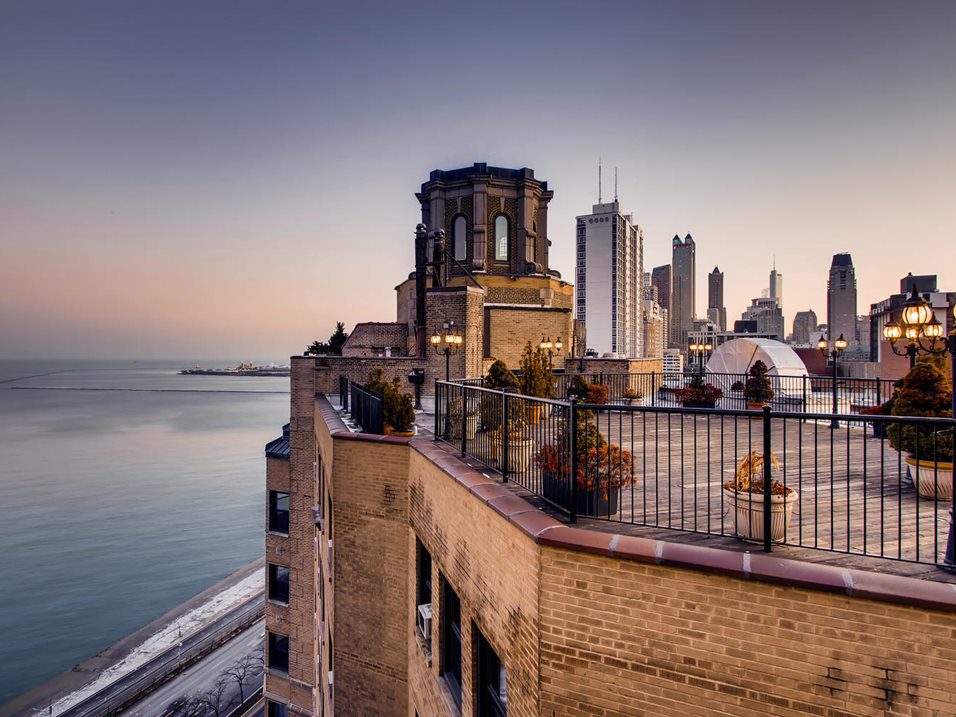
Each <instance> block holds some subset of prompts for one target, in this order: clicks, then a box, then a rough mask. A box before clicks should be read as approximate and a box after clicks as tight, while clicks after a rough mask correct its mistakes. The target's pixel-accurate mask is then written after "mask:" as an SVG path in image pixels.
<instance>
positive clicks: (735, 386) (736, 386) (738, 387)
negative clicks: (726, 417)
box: [730, 380, 744, 393]
mask: <svg viewBox="0 0 956 717" xmlns="http://www.w3.org/2000/svg"><path fill="white" fill-rule="evenodd" d="M730 390H731V391H734V392H735V393H740V392H741V391H743V390H744V382H743V381H739V380H738V381H734V382H733V383H732V384H730Z"/></svg>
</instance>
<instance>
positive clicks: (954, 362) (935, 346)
mask: <svg viewBox="0 0 956 717" xmlns="http://www.w3.org/2000/svg"><path fill="white" fill-rule="evenodd" d="M952 311H953V319H954V321H953V323H954V328H953V330H952V331H950V332H949V336H945V333H946V327H944V326H943V324H942V323H940V321H939V320H938V319H937V318H936V316H935V315H934V313H933V307H932V306H930V304H929V302H928V301H926V300H925V299H923V298H922V297H921V296H920V295H919V292H918V291H917V290H916V286H915V285H914V286H913V288H912V291H911V292H910V295H909V298H908V299H907V300H906V303H905V304H903V310H902V311H901V312H900V320H899V321H898V322H890V323H889V324H887V325H886V326H884V327H883V338H884V339H886V340H887V341H889V342H890V348H892V349H893V353H895V354H896V355H897V356H909V359H910V368H913V366H915V365H916V355H917V354H941V353H945V352H949V364H950V370H951V371H952V379H951V384H952V396H951V398H950V416H951V417H953V418H956V306H954V307H953V308H952ZM903 337H905V338H906V346H905V347H904V349H903V350H902V351H900V350H897V348H896V342H897V341H899V340H901V339H902V338H903ZM924 339H927V340H928V341H929V343H928V345H927V344H925V343H923V340H924ZM954 440H956V436H954ZM939 567H940V568H941V569H942V570H946V571H947V572H951V573H952V572H956V503H954V504H953V507H952V508H950V509H949V537H948V538H947V540H946V555H945V556H944V557H943V563H942V564H940V566H939Z"/></svg>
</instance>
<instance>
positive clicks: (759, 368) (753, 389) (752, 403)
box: [744, 360, 774, 411]
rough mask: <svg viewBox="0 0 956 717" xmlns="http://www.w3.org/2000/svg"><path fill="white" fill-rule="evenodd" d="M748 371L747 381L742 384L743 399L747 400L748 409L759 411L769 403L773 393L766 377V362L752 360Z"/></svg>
mask: <svg viewBox="0 0 956 717" xmlns="http://www.w3.org/2000/svg"><path fill="white" fill-rule="evenodd" d="M748 373H749V376H748V377H747V383H745V384H744V399H745V400H746V401H747V409H748V410H750V411H759V410H760V409H761V408H763V407H764V406H769V405H770V402H771V401H772V400H773V395H774V394H773V386H771V385H770V379H769V378H767V364H765V363H764V362H763V361H760V360H758V361H754V365H753V366H751V367H750V371H749V372H748Z"/></svg>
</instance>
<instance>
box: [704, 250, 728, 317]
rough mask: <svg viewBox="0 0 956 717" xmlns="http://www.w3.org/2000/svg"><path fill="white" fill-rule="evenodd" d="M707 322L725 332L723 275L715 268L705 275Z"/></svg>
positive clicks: (725, 311)
mask: <svg viewBox="0 0 956 717" xmlns="http://www.w3.org/2000/svg"><path fill="white" fill-rule="evenodd" d="M707 320H708V321H710V322H711V323H712V324H714V325H715V326H716V327H717V329H718V330H719V331H726V330H727V309H726V308H725V307H724V273H723V272H722V271H721V270H720V269H718V268H717V267H716V266H715V267H714V270H713V271H712V272H710V273H709V274H708V275H707Z"/></svg>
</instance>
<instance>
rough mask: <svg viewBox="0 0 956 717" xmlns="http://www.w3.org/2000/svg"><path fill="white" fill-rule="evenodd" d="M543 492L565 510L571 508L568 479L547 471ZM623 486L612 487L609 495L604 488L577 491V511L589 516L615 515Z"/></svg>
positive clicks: (575, 504)
mask: <svg viewBox="0 0 956 717" xmlns="http://www.w3.org/2000/svg"><path fill="white" fill-rule="evenodd" d="M541 494H542V495H543V496H544V497H545V498H547V499H548V500H550V501H551V502H552V503H554V504H555V505H558V506H561V507H562V508H564V509H565V510H570V508H571V486H570V485H569V483H568V479H567V478H564V479H560V480H559V479H557V478H555V477H554V476H553V475H552V474H551V473H549V472H547V471H546V472H545V473H544V474H543V475H542V477H541ZM620 496H621V488H620V486H617V487H615V488H610V489H609V490H608V492H607V497H606V498H605V497H604V491H603V490H590V491H588V490H580V488H579V490H578V491H577V492H576V493H575V496H574V498H575V500H574V509H575V513H577V514H578V515H580V516H584V517H588V518H607V517H609V516H612V515H615V514H616V513H617V511H618V504H619V502H620Z"/></svg>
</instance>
